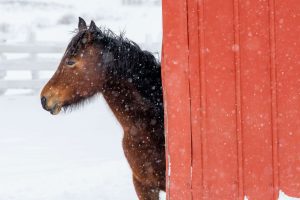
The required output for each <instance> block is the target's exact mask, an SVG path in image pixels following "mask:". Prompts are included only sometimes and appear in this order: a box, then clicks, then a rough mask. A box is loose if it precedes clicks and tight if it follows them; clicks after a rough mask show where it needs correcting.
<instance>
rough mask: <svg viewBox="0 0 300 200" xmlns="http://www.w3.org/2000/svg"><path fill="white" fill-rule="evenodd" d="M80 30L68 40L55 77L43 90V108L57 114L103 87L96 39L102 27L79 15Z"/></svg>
mask: <svg viewBox="0 0 300 200" xmlns="http://www.w3.org/2000/svg"><path fill="white" fill-rule="evenodd" d="M78 29H79V31H78V33H77V34H76V35H75V36H74V37H73V39H72V40H71V42H70V43H69V45H68V47H67V49H66V52H65V54H64V56H63V58H62V60H61V62H60V64H59V66H58V68H57V71H56V72H55V74H54V75H53V77H52V78H51V79H50V80H49V82H48V83H47V84H46V86H45V87H44V88H43V90H42V92H41V103H42V105H43V108H44V109H45V110H47V111H50V112H51V114H58V113H59V112H60V110H61V109H62V108H63V107H67V106H69V105H73V104H76V103H79V102H81V101H82V100H84V99H86V98H88V97H91V96H93V95H94V94H96V93H97V92H100V91H101V88H102V84H103V83H102V82H103V80H104V67H103V66H102V64H103V62H102V60H103V59H102V58H103V52H102V51H101V47H100V45H101V44H98V43H96V42H95V37H97V33H99V29H98V28H97V26H96V25H95V23H94V22H93V21H92V22H91V24H90V26H89V28H87V25H86V23H85V21H84V20H83V19H81V18H79V23H78Z"/></svg>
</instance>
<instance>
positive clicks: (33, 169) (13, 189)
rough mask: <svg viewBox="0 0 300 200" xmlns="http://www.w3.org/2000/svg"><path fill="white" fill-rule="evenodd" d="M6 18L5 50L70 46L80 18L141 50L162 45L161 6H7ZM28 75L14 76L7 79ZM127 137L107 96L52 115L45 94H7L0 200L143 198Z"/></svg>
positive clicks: (40, 2)
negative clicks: (31, 44) (124, 142)
mask: <svg viewBox="0 0 300 200" xmlns="http://www.w3.org/2000/svg"><path fill="white" fill-rule="evenodd" d="M0 13H1V17H0V45H1V43H8V44H12V43H18V42H24V41H28V40H29V39H30V38H31V37H32V35H34V37H35V40H37V41H40V42H45V43H49V42H58V43H64V44H65V45H67V43H68V42H69V41H70V39H71V37H72V35H73V33H72V32H73V31H74V30H75V28H77V22H78V16H81V17H83V18H84V19H85V20H86V21H87V22H89V21H90V20H91V19H93V20H95V22H96V24H97V25H98V26H104V27H108V28H110V29H112V30H113V31H115V32H117V33H118V32H120V31H125V32H126V36H127V37H128V38H130V39H132V40H134V41H136V42H137V43H148V44H149V43H152V42H160V41H161V6H160V2H159V1H157V0H152V1H151V0H149V1H148V2H147V3H145V4H144V5H139V6H137V5H133V6H128V5H126V6H123V5H122V4H121V0H84V1H81V0H76V1H74V0H64V1H61V0H0ZM157 51H160V49H157ZM0 54H1V52H0ZM8 56H13V55H8ZM59 57H60V56H57V58H55V59H57V62H58V61H59ZM51 73H52V72H51ZM51 73H50V74H51ZM48 74H49V73H48ZM29 76H30V73H28V72H9V73H8V75H7V77H6V79H27V78H30V77H29ZM47 76H48V77H49V75H46V77H47ZM12 94H13V95H12ZM121 138H122V130H121V127H120V126H119V124H118V122H117V121H116V119H115V118H114V116H113V115H112V113H111V112H110V110H109V109H108V107H107V105H106V103H105V102H104V101H103V99H102V97H101V96H100V97H99V98H97V99H96V100H95V101H94V102H92V103H90V104H89V105H86V106H85V107H84V108H82V109H80V110H76V111H74V112H72V113H69V114H61V115H58V116H51V115H50V114H49V113H47V112H46V111H44V110H43V109H42V107H41V105H40V99H39V94H34V95H33V94H30V95H21V93H18V91H17V92H7V93H6V95H3V96H1V95H0V200H117V199H122V200H133V199H137V197H136V195H135V192H134V188H133V185H132V181H131V171H130V169H129V166H128V164H127V161H126V159H125V157H124V155H123V151H122V147H121Z"/></svg>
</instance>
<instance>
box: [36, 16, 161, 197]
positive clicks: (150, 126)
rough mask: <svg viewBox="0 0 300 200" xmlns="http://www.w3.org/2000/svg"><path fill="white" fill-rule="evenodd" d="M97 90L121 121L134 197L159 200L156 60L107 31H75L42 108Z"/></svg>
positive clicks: (68, 105) (62, 107)
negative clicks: (135, 195)
mask: <svg viewBox="0 0 300 200" xmlns="http://www.w3.org/2000/svg"><path fill="white" fill-rule="evenodd" d="M96 94H102V95H103V97H104V99H105V100H106V102H107V103H108V105H109V107H110V109H111V110H112V112H113V114H114V115H115V117H116V118H117V120H118V121H119V123H120V124H121V126H122V128H123V131H124V135H123V139H122V145H123V150H124V154H125V157H126V158H127V161H128V163H129V165H130V168H131V171H132V179H133V184H134V188H135V191H136V194H137V196H138V198H139V200H158V199H159V192H160V191H165V185H166V179H165V167H166V163H165V136H164V109H163V94H162V81H161V65H160V62H159V61H157V59H156V58H155V57H154V56H153V54H151V53H150V52H148V51H144V50H141V48H140V47H139V46H138V45H137V44H136V43H135V42H133V41H131V40H129V39H127V38H126V37H124V34H120V35H116V34H115V33H113V32H112V31H111V30H110V29H107V28H103V27H97V26H96V24H95V22H94V21H91V23H90V25H89V26H87V24H86V22H85V21H84V20H83V19H82V18H81V17H79V22H78V31H77V32H76V34H75V36H74V37H73V38H72V39H71V41H70V43H69V45H68V46H67V49H66V51H65V53H64V55H63V57H62V59H61V62H60V64H59V66H58V68H57V70H56V72H55V73H54V75H53V76H52V78H51V79H50V80H49V81H48V83H47V84H46V85H45V86H44V88H43V89H42V92H41V95H40V98H41V104H42V107H43V108H44V109H45V110H46V111H49V112H50V113H51V114H53V115H56V114H58V113H60V111H67V110H70V109H71V110H72V108H76V107H78V105H82V104H83V103H84V102H86V101H87V100H89V99H90V98H92V97H93V96H94V95H96Z"/></svg>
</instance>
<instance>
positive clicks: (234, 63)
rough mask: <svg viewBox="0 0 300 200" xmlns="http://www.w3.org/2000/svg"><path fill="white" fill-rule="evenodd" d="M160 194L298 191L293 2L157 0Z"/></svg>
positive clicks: (297, 8)
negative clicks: (163, 182)
mask: <svg viewBox="0 0 300 200" xmlns="http://www.w3.org/2000/svg"><path fill="white" fill-rule="evenodd" d="M163 21H164V29H163V31H164V32H163V35H164V40H163V60H162V64H163V69H162V70H163V86H164V98H165V110H166V113H165V118H166V125H165V126H166V135H167V161H168V167H167V170H168V174H169V176H168V181H167V184H168V185H167V188H168V191H167V196H168V199H170V200H181V199H184V200H190V199H193V200H198V199H199V200H201V199H207V200H215V199H222V200H227V199H228V200H231V199H244V197H245V196H247V197H248V199H254V200H268V199H270V200H275V199H277V198H278V195H279V191H280V190H281V191H283V192H284V193H286V194H287V195H289V196H294V197H300V37H299V35H300V4H299V2H298V1H297V0H284V1H283V0H280V1H279V0H278V1H277V0H276V1H275V0H266V1H257V0H247V1H242V0H231V1H224V0H213V1H211V0H176V1H173V0H163Z"/></svg>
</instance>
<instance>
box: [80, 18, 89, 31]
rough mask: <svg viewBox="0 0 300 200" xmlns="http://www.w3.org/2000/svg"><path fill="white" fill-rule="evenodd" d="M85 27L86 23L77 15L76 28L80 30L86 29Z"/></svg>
mask: <svg viewBox="0 0 300 200" xmlns="http://www.w3.org/2000/svg"><path fill="white" fill-rule="evenodd" d="M86 29H87V26H86V23H85V21H84V19H82V18H81V17H79V22H78V30H79V31H82V30H86Z"/></svg>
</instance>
